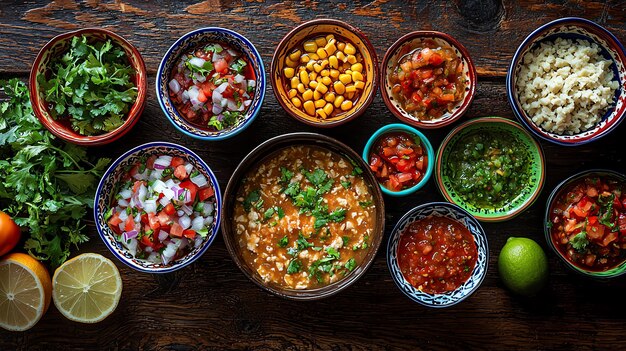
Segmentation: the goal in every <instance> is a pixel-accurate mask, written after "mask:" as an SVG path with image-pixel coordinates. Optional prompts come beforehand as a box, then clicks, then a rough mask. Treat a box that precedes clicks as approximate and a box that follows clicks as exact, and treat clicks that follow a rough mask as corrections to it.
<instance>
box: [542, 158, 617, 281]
mask: <svg viewBox="0 0 626 351" xmlns="http://www.w3.org/2000/svg"><path fill="white" fill-rule="evenodd" d="M544 231H545V235H546V240H547V241H548V244H549V245H550V247H551V248H552V250H553V251H554V252H555V253H556V254H557V256H559V258H561V260H562V261H563V262H565V264H566V265H567V266H568V267H570V268H571V269H572V270H574V271H575V272H578V273H581V274H583V275H585V276H588V277H594V278H612V277H616V276H619V275H622V274H624V272H626V176H625V175H624V174H621V173H618V172H615V171H611V170H599V169H594V170H589V171H584V172H581V173H578V174H575V175H573V176H571V177H570V178H568V179H566V180H564V181H563V182H562V183H561V184H559V185H558V186H557V187H556V188H555V189H554V191H553V192H552V194H551V195H550V197H549V198H548V206H547V210H546V215H545V227H544Z"/></svg>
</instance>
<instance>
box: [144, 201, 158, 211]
mask: <svg viewBox="0 0 626 351" xmlns="http://www.w3.org/2000/svg"><path fill="white" fill-rule="evenodd" d="M143 209H144V211H146V212H147V213H155V212H156V210H157V204H156V200H154V199H150V200H146V201H145V202H144V203H143Z"/></svg>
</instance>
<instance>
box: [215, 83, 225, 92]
mask: <svg viewBox="0 0 626 351" xmlns="http://www.w3.org/2000/svg"><path fill="white" fill-rule="evenodd" d="M226 88H228V82H224V83H222V84H220V85H219V86H218V87H217V88H215V90H213V94H215V92H216V91H217V92H218V93H220V94H221V93H223V92H224V90H226Z"/></svg>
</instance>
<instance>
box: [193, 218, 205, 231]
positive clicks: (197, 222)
mask: <svg viewBox="0 0 626 351" xmlns="http://www.w3.org/2000/svg"><path fill="white" fill-rule="evenodd" d="M203 228H204V217H202V216H198V217H196V218H194V219H193V220H192V221H191V229H193V230H195V231H199V230H201V229H203Z"/></svg>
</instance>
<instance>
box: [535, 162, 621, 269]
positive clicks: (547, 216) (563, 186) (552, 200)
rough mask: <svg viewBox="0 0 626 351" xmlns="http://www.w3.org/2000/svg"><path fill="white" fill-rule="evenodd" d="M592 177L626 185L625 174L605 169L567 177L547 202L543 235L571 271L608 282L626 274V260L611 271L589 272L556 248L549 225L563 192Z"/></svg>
mask: <svg viewBox="0 0 626 351" xmlns="http://www.w3.org/2000/svg"><path fill="white" fill-rule="evenodd" d="M590 175H599V176H609V177H613V178H616V179H619V180H621V181H622V182H624V183H626V175H625V174H623V173H620V172H618V171H614V170H611V169H603V168H593V169H588V170H585V171H582V172H578V173H576V174H574V175H571V176H569V177H567V178H566V179H565V180H563V181H561V182H560V183H559V184H558V185H557V186H555V187H554V190H552V192H551V193H550V195H549V196H548V200H547V201H546V210H545V215H544V217H543V233H544V236H545V238H546V241H547V243H548V246H549V247H550V249H552V251H553V252H554V254H555V255H556V256H558V257H559V259H560V260H561V261H562V262H563V263H564V264H565V266H567V267H568V268H569V269H570V270H571V271H574V272H576V273H578V274H581V275H582V276H585V277H589V278H595V279H598V280H606V279H610V278H615V277H619V276H621V275H624V274H626V260H624V261H623V262H622V263H620V264H619V265H617V266H615V267H613V268H611V269H609V270H606V271H601V272H599V271H589V270H586V269H583V268H580V267H577V266H576V265H574V264H573V263H571V262H570V261H568V260H567V259H566V258H565V257H564V256H563V254H561V252H560V251H559V250H558V249H557V248H556V246H555V245H554V243H553V242H552V233H551V232H550V229H551V226H550V224H549V223H551V221H550V213H551V212H552V211H551V210H552V207H553V205H554V203H555V202H556V200H557V199H558V198H559V196H560V195H561V194H562V193H563V191H564V190H565V189H567V188H568V187H569V186H570V185H571V184H572V183H574V182H576V181H578V180H580V179H583V178H585V177H588V176H590Z"/></svg>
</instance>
